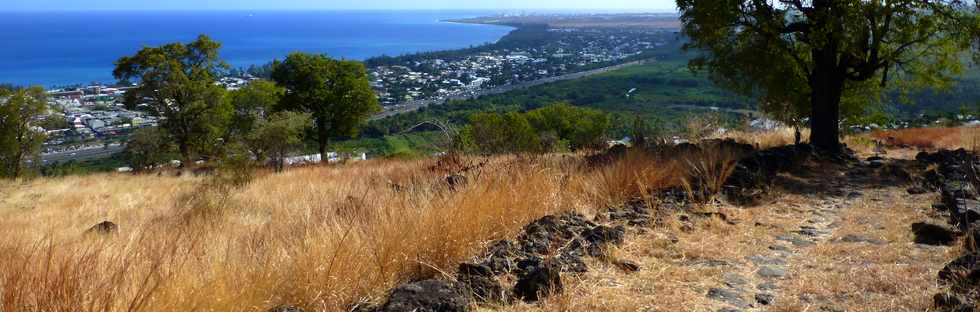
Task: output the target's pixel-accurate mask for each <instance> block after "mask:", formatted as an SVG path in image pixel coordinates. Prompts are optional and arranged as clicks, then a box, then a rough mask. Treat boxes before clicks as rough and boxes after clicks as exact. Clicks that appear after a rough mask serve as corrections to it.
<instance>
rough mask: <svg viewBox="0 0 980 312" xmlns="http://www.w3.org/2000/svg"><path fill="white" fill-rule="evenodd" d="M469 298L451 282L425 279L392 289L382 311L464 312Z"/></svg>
mask: <svg viewBox="0 0 980 312" xmlns="http://www.w3.org/2000/svg"><path fill="white" fill-rule="evenodd" d="M469 303H470V302H469V298H468V297H467V296H466V295H465V294H464V293H463V292H462V291H461V290H460V289H459V288H458V287H456V285H453V284H452V283H450V282H446V281H441V280H435V279H431V280H424V281H420V282H414V283H409V284H403V285H401V286H398V287H396V288H395V289H394V290H392V291H391V295H389V296H388V302H386V303H385V304H384V306H382V307H381V309H380V310H379V311H382V312H462V311H468V309H469Z"/></svg>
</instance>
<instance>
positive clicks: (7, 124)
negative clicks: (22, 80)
mask: <svg viewBox="0 0 980 312" xmlns="http://www.w3.org/2000/svg"><path fill="white" fill-rule="evenodd" d="M46 103H47V100H46V99H45V95H44V89H43V88H40V87H33V88H29V89H19V90H10V89H7V88H0V177H9V178H18V177H20V176H21V175H22V174H23V172H24V164H25V163H26V162H27V160H34V161H35V163H37V161H39V160H40V159H38V152H39V151H40V149H41V144H42V143H44V138H45V133H44V129H42V128H40V127H38V126H37V125H35V124H34V123H35V121H36V120H38V119H39V118H40V117H41V115H42V114H44V113H45V111H46V110H47V105H46Z"/></svg>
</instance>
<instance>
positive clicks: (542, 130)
mask: <svg viewBox="0 0 980 312" xmlns="http://www.w3.org/2000/svg"><path fill="white" fill-rule="evenodd" d="M608 127H609V116H608V115H607V114H606V113H603V112H600V111H597V110H593V109H587V108H579V107H573V106H571V105H568V104H565V103H558V104H553V105H548V106H545V107H542V108H539V109H536V110H532V111H530V112H527V113H524V114H522V113H518V112H507V113H493V112H488V113H476V114H473V115H472V116H470V124H469V126H467V127H466V128H464V129H463V130H462V131H461V133H460V135H459V138H458V140H459V141H460V142H458V145H457V147H462V148H464V149H471V150H475V151H478V152H480V153H484V154H499V153H547V152H555V151H567V150H570V149H573V150H574V149H581V148H586V147H593V146H598V145H600V144H602V139H603V137H604V136H605V133H606V129H607V128H608Z"/></svg>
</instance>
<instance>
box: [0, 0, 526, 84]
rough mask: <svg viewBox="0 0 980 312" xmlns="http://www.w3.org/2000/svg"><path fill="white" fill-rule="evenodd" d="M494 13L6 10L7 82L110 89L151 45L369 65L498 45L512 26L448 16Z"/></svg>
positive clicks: (2, 16)
mask: <svg viewBox="0 0 980 312" xmlns="http://www.w3.org/2000/svg"><path fill="white" fill-rule="evenodd" d="M489 14H495V12H489V11H52V12H0V83H6V84H13V85H18V86H29V85H41V86H45V87H49V88H52V87H58V86H69V85H78V84H89V83H112V82H115V79H114V78H113V77H112V69H113V62H114V61H115V60H117V59H119V58H120V57H122V56H126V55H131V54H134V53H136V52H137V51H138V50H139V49H140V48H141V47H144V46H157V45H161V44H166V43H170V42H189V41H193V40H194V39H195V38H196V37H197V36H198V35H200V34H206V35H208V36H210V37H211V38H212V39H215V40H217V41H219V42H221V43H222V48H221V57H222V58H223V59H224V60H225V61H226V62H228V63H229V64H230V65H232V66H234V67H247V66H249V65H262V64H266V63H268V62H270V61H272V60H273V59H282V58H284V57H285V56H286V55H288V54H289V53H292V52H307V53H321V54H327V55H329V56H331V57H334V58H343V59H355V60H364V59H367V58H370V57H374V56H381V55H391V56H396V55H402V54H409V53H416V52H426V51H439V50H449V49H459V48H465V47H469V46H475V45H480V44H485V43H491V42H495V41H497V40H499V39H500V38H502V37H503V36H505V35H506V34H507V33H509V32H510V31H511V30H512V28H510V27H505V26H492V25H472V24H459V23H449V22H445V21H444V20H447V19H453V18H466V17H476V16H486V15H489Z"/></svg>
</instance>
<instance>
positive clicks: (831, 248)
mask: <svg viewBox="0 0 980 312" xmlns="http://www.w3.org/2000/svg"><path fill="white" fill-rule="evenodd" d="M890 164H891V162H890V161H886V162H884V163H877V164H871V163H863V164H861V165H854V164H851V165H847V166H844V165H826V164H817V165H814V166H812V167H810V168H809V169H808V170H805V172H803V173H800V174H798V175H780V177H779V178H778V180H777V183H776V184H777V185H776V189H777V190H776V192H775V193H774V195H773V196H772V198H769V199H768V201H767V202H766V201H764V202H762V203H760V204H758V205H755V206H750V207H738V206H733V205H729V204H717V205H715V204H712V205H709V206H708V207H703V208H699V209H701V210H698V209H695V210H694V211H691V212H681V213H679V214H677V215H675V216H673V217H672V218H673V220H668V221H667V222H665V223H664V224H658V225H652V226H651V227H650V228H648V229H644V230H641V231H631V232H630V233H629V234H628V235H627V239H626V242H625V244H624V245H623V246H622V247H621V248H619V249H617V250H616V251H615V252H614V255H613V256H614V258H617V259H628V260H632V261H635V262H637V263H638V264H639V266H640V267H641V268H642V269H641V270H640V271H639V272H635V273H622V272H620V270H618V269H616V268H615V267H614V266H611V265H604V264H602V263H591V264H590V267H592V268H594V269H592V270H590V272H587V273H584V274H582V275H581V276H577V277H576V278H575V280H576V281H575V282H573V283H570V285H571V286H570V287H568V288H566V290H567V291H566V294H564V295H562V296H558V297H556V298H554V299H550V300H547V301H544V302H541V303H540V304H537V305H516V306H508V307H506V308H503V309H487V310H507V311H600V310H601V311H704V312H719V311H725V312H733V311H924V310H927V309H929V308H931V306H932V294H934V293H935V292H937V291H938V289H937V288H936V287H937V286H936V283H935V276H936V272H937V271H938V270H939V269H941V268H942V267H943V265H945V263H947V262H948V261H949V259H950V258H951V257H954V256H955V255H954V254H953V252H952V251H950V250H952V249H951V248H949V247H945V246H928V245H924V244H920V243H918V242H916V241H915V240H916V238H915V235H913V229H912V227H913V226H912V225H913V224H917V223H921V222H926V223H941V222H942V220H938V219H936V217H935V216H932V215H931V213H932V211H934V210H933V209H932V208H931V205H932V203H933V202H935V200H936V199H937V198H936V197H938V196H937V195H935V194H919V195H910V194H909V193H907V192H906V190H907V188H908V184H907V183H904V182H900V181H899V182H896V181H891V180H889V179H890V177H891V176H893V175H894V173H893V172H891V171H889V170H894V168H892V169H889V167H888V166H889V165H890ZM899 173H900V172H899ZM899 175H901V174H899Z"/></svg>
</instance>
